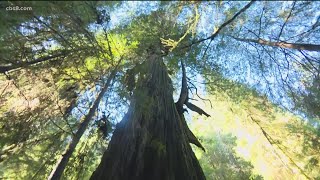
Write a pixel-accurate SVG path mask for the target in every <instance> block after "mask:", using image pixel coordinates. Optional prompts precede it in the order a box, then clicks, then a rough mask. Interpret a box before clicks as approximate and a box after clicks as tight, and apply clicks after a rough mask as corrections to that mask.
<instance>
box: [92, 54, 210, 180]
mask: <svg viewBox="0 0 320 180" xmlns="http://www.w3.org/2000/svg"><path fill="white" fill-rule="evenodd" d="M141 66H143V67H142V68H139V69H142V70H143V72H140V74H139V79H138V82H137V86H136V89H135V90H134V92H133V97H132V101H131V104H130V107H129V110H128V112H127V114H126V115H125V117H124V118H123V120H122V121H121V122H120V123H118V124H117V126H116V130H115V132H114V134H113V136H112V139H111V141H110V144H109V146H108V149H107V151H106V152H105V153H104V155H103V157H102V160H101V163H100V164H99V166H98V168H97V169H96V170H95V172H94V173H93V174H92V176H91V179H92V180H100V179H101V180H102V179H103V180H143V179H146V180H175V179H176V180H180V179H181V180H203V179H205V176H204V174H203V171H202V169H201V167H200V164H199V162H198V160H197V159H196V157H195V155H194V153H193V151H192V148H191V146H190V144H189V140H188V137H187V134H188V132H187V130H188V129H187V128H186V127H185V126H184V123H183V120H184V119H182V118H181V117H180V116H181V115H179V113H178V111H177V109H176V105H175V103H174V100H173V86H172V82H171V79H170V78H169V76H168V72H167V70H166V67H165V65H164V63H163V62H162V59H161V58H160V56H158V55H156V54H151V55H150V56H149V57H148V61H146V62H144V63H143V64H142V65H141Z"/></svg>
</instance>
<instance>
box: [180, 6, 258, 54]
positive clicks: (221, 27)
mask: <svg viewBox="0 0 320 180" xmlns="http://www.w3.org/2000/svg"><path fill="white" fill-rule="evenodd" d="M254 2H255V0H252V1H250V3H248V4H247V5H246V6H244V7H243V8H242V9H241V10H240V11H238V12H237V13H236V14H235V15H234V16H233V17H232V18H231V19H229V20H228V21H226V22H224V23H223V24H222V25H221V26H220V27H219V28H218V29H217V30H216V31H215V32H214V33H213V34H212V35H211V36H209V37H207V38H204V39H200V40H198V41H195V42H193V43H191V44H189V45H186V46H183V47H181V49H185V48H188V47H191V46H192V45H195V44H199V43H201V42H203V41H206V40H209V39H210V40H211V41H212V40H213V39H214V38H215V37H216V36H217V35H218V34H219V32H220V31H221V30H222V29H223V28H224V27H226V26H227V25H228V24H230V23H231V22H232V21H234V20H235V19H236V18H237V17H238V16H239V15H240V14H241V13H243V12H244V11H246V10H247V9H248V8H249V7H250V6H251V5H252V4H253V3H254Z"/></svg>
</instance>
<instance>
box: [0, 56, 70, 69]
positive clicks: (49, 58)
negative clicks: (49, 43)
mask: <svg viewBox="0 0 320 180" xmlns="http://www.w3.org/2000/svg"><path fill="white" fill-rule="evenodd" d="M70 52H71V51H61V52H59V53H57V54H53V55H48V56H45V57H41V58H38V59H35V60H33V61H29V62H21V63H18V64H12V65H8V66H4V65H2V66H0V73H5V72H7V71H11V70H14V69H19V68H22V67H27V66H29V65H33V64H37V63H40V62H45V61H49V60H52V59H54V58H60V57H64V56H66V55H68V54H70Z"/></svg>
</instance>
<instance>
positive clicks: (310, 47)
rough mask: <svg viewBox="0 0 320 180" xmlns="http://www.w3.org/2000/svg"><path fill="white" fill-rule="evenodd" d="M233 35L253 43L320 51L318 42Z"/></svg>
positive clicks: (239, 39) (240, 39)
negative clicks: (248, 37) (273, 40)
mask: <svg viewBox="0 0 320 180" xmlns="http://www.w3.org/2000/svg"><path fill="white" fill-rule="evenodd" d="M231 37H232V38H233V39H235V40H238V41H242V42H253V43H257V44H262V45H267V46H274V47H281V48H289V49H297V50H307V51H317V52H320V45H317V44H299V43H288V42H272V41H267V40H264V39H245V38H237V37H233V36H231Z"/></svg>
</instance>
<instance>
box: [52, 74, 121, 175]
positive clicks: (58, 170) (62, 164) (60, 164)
mask: <svg viewBox="0 0 320 180" xmlns="http://www.w3.org/2000/svg"><path fill="white" fill-rule="evenodd" d="M116 72H117V68H115V69H114V70H113V71H112V72H111V74H110V76H109V77H108V79H107V82H106V83H105V85H104V87H103V88H102V90H101V92H100V93H99V95H98V97H97V99H96V100H95V101H94V103H93V105H92V106H91V108H90V110H89V112H88V114H87V115H86V116H84V117H83V121H82V122H81V123H80V125H79V128H78V130H77V132H76V133H75V135H74V136H73V137H72V140H71V142H70V143H69V144H68V146H67V148H66V150H65V151H64V153H63V154H62V156H61V158H60V159H59V160H58V161H57V163H56V165H55V167H54V168H53V170H52V171H51V174H50V176H49V177H48V179H50V180H59V179H60V178H61V176H62V174H63V171H64V169H65V168H66V166H67V163H68V162H69V159H70V157H71V155H72V153H73V152H74V150H75V148H76V146H77V144H78V143H79V141H80V138H81V137H82V135H83V133H84V132H85V130H86V129H87V127H88V125H89V122H90V120H91V119H92V117H93V116H94V114H95V112H96V110H97V108H98V106H99V103H100V100H101V98H102V97H103V95H104V94H105V92H106V91H107V89H108V88H109V86H110V83H111V81H112V79H113V78H114V77H115V74H116Z"/></svg>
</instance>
